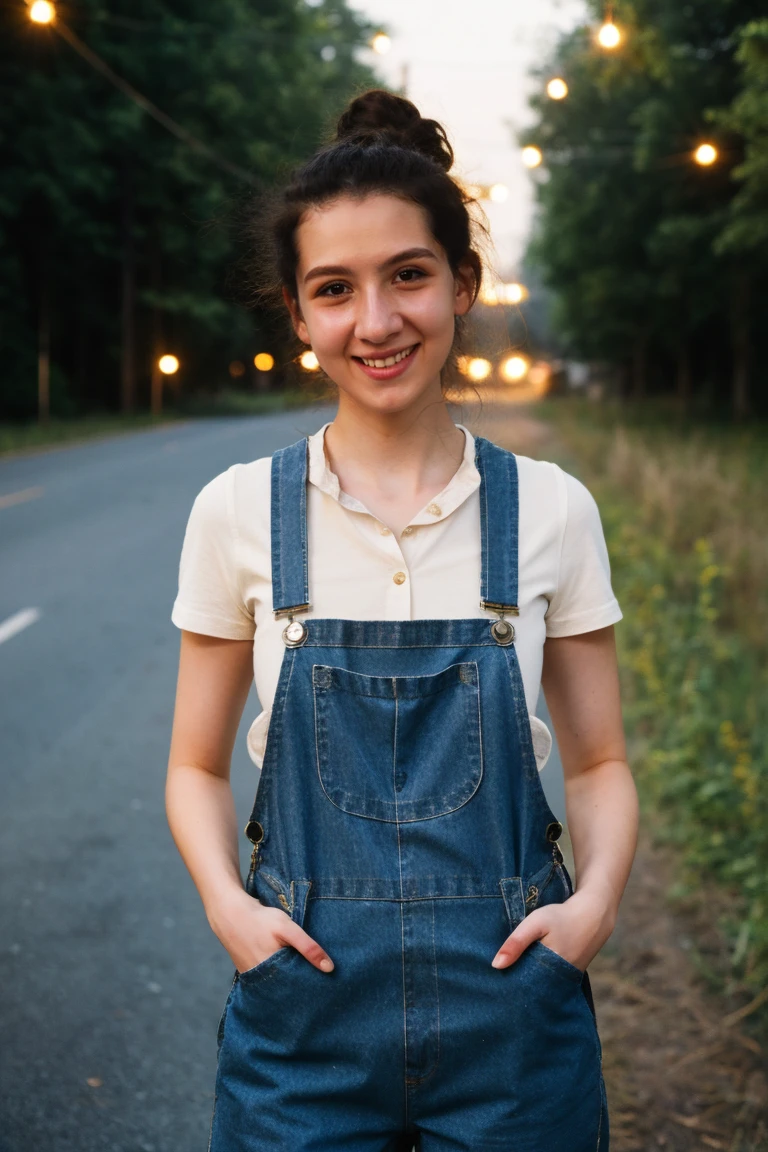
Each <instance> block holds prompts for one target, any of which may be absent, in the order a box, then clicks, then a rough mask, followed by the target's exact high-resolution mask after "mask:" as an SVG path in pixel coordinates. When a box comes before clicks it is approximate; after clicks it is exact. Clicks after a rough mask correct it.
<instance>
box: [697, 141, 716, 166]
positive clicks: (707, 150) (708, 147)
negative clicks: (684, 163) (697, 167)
mask: <svg viewBox="0 0 768 1152" xmlns="http://www.w3.org/2000/svg"><path fill="white" fill-rule="evenodd" d="M693 158H694V160H695V161H696V163H697V164H701V165H702V167H704V168H707V167H709V165H710V164H714V162H715V160H717V148H715V146H714V145H713V144H699V146H698V148H697V149H696V151H695V152H694V154H693Z"/></svg>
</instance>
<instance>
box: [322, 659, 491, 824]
mask: <svg viewBox="0 0 768 1152" xmlns="http://www.w3.org/2000/svg"><path fill="white" fill-rule="evenodd" d="M312 689H313V693H314V708H315V739H316V745H317V769H318V773H319V775H320V781H321V783H322V786H323V789H324V791H325V793H326V795H327V797H328V799H329V800H330V801H331V802H332V803H333V804H335V805H336V806H337V807H338V808H341V809H342V810H343V811H344V812H349V813H350V814H351V815H353V816H364V817H367V818H368V819H371V820H385V821H393V822H394V821H401V822H402V821H410V820H428V819H431V818H432V817H434V816H444V815H446V814H447V813H449V812H453V811H455V810H456V809H457V808H460V807H461V806H462V804H466V802H467V801H468V800H469V799H470V798H471V797H472V796H473V795H474V793H475V792H476V791H477V789H478V787H479V785H480V780H481V778H482V775H483V756H482V739H481V732H480V685H479V676H478V668H477V664H476V663H474V662H468V663H462V664H451V665H450V666H449V667H448V668H444V669H443V670H442V671H441V672H436V673H435V674H433V675H430V676H365V675H362V674H360V673H358V672H350V671H349V670H348V669H346V668H336V667H332V666H329V665H325V664H315V665H313V667H312Z"/></svg>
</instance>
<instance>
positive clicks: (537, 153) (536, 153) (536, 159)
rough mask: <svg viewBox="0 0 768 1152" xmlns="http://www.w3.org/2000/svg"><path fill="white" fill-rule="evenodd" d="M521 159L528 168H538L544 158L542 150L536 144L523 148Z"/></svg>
mask: <svg viewBox="0 0 768 1152" xmlns="http://www.w3.org/2000/svg"><path fill="white" fill-rule="evenodd" d="M520 159H521V160H522V161H523V164H525V166H526V168H538V166H539V164H541V162H542V160H543V159H544V157H543V156H542V154H541V149H540V148H537V147H536V146H535V144H529V145H528V146H527V148H523V151H522V152H521V153H520Z"/></svg>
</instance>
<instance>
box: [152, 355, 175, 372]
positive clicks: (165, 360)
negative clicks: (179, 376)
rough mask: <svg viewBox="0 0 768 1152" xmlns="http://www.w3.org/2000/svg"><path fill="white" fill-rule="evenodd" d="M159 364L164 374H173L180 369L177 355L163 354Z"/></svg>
mask: <svg viewBox="0 0 768 1152" xmlns="http://www.w3.org/2000/svg"><path fill="white" fill-rule="evenodd" d="M157 366H158V368H159V369H160V371H161V372H162V374H163V376H173V374H174V372H178V370H179V361H178V359H177V357H176V356H161V357H160V359H159V360H158V362H157Z"/></svg>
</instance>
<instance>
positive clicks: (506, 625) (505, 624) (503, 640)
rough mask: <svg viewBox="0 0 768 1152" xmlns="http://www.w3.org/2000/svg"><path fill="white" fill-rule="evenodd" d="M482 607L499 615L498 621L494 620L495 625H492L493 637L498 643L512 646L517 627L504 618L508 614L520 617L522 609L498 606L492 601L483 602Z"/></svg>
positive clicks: (507, 605) (512, 605) (511, 606)
mask: <svg viewBox="0 0 768 1152" xmlns="http://www.w3.org/2000/svg"><path fill="white" fill-rule="evenodd" d="M480 607H481V608H487V609H489V610H490V611H491V612H496V613H497V614H498V617H499V618H498V620H494V622H493V624H491V636H493V638H494V640H495V641H496V643H497V644H511V643H512V641H513V640H514V638H515V626H514V624H510V622H509V620H505V619H504V617H505V616H506V615H507V614H510V615H512V616H519V614H520V609H519V608H518V607H517V604H496V603H493V602H492V601H490V600H481V601H480Z"/></svg>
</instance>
